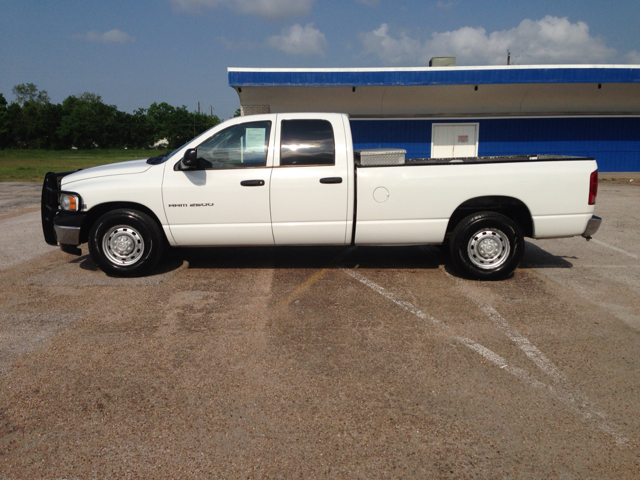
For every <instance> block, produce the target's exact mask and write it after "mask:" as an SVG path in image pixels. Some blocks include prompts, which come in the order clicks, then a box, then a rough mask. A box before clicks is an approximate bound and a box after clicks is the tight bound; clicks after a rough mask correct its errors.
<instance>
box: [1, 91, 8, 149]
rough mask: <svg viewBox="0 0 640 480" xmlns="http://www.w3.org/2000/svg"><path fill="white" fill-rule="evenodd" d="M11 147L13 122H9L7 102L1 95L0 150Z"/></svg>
mask: <svg viewBox="0 0 640 480" xmlns="http://www.w3.org/2000/svg"><path fill="white" fill-rule="evenodd" d="M10 145H11V122H9V112H8V111H7V100H6V99H5V98H4V95H3V94H1V93H0V148H7V147H9V146H10Z"/></svg>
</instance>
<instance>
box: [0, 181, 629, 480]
mask: <svg viewBox="0 0 640 480" xmlns="http://www.w3.org/2000/svg"><path fill="white" fill-rule="evenodd" d="M638 183H639V182H637V181H636V182H629V181H628V179H627V181H625V182H622V181H620V182H606V183H601V185H600V192H599V196H598V204H597V206H596V213H597V214H598V215H600V216H602V217H603V219H604V222H603V226H602V228H601V230H600V232H598V233H597V234H596V236H595V237H594V240H593V241H591V242H586V241H585V240H584V239H581V238H573V239H558V240H545V241H535V240H529V241H528V242H527V252H526V255H525V258H524V261H523V264H522V265H521V267H520V268H519V269H518V270H517V272H516V274H515V276H514V277H513V278H511V279H509V280H506V281H502V282H477V281H469V280H464V279H461V278H459V277H458V276H457V274H456V272H455V271H454V270H453V269H452V268H451V267H450V265H449V261H448V258H447V256H446V255H444V254H443V253H442V252H441V251H440V250H439V249H438V248H436V247H432V246H422V247H386V248H373V247H361V248H356V249H351V248H279V249H277V248H245V249H239V248H220V249H179V250H178V249H176V250H174V251H172V252H171V254H170V255H169V257H168V258H167V259H166V261H165V262H164V263H163V265H162V266H161V267H160V268H159V269H158V270H157V271H156V272H154V274H153V275H151V276H149V277H144V278H135V279H119V278H112V277H108V276H106V275H105V274H103V273H102V272H101V271H100V270H98V269H97V267H96V266H95V265H94V264H93V262H92V261H91V260H90V259H89V257H88V256H87V255H86V253H87V251H86V248H84V249H83V253H84V254H85V255H83V256H81V257H73V256H70V255H67V254H64V253H62V252H60V251H59V250H58V249H56V248H54V247H49V246H47V245H46V244H45V243H44V240H43V239H42V234H41V227H40V223H39V222H40V217H39V210H38V201H39V192H40V186H39V185H33V184H2V185H0V207H1V208H2V210H1V212H2V213H1V214H0V227H1V229H0V285H1V289H0V305H1V308H0V388H1V390H0V391H1V392H2V393H1V394H0V478H2V479H18V478H240V477H243V478H315V477H320V478H380V477H387V478H388V477H418V478H576V479H578V478H579V479H583V478H616V479H637V478H640V387H639V385H640V355H639V354H640V242H638V240H637V239H638V238H640V209H639V208H638V206H639V205H640V188H639V186H638Z"/></svg>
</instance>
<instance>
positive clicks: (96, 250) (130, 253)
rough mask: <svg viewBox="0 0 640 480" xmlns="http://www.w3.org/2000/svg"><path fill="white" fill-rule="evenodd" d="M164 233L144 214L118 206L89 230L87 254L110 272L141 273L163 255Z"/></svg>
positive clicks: (113, 273)
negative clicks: (118, 207)
mask: <svg viewBox="0 0 640 480" xmlns="http://www.w3.org/2000/svg"><path fill="white" fill-rule="evenodd" d="M164 244H165V239H164V234H163V233H162V231H161V230H160V227H159V226H158V224H157V223H156V222H155V221H154V220H153V219H152V218H151V217H150V216H149V215H147V214H146V213H143V212H139V211H137V210H131V209H118V210H113V211H111V212H107V213H105V214H104V215H102V216H101V217H100V218H98V220H97V221H96V222H95V223H94V224H93V227H92V228H91V231H90V232H89V253H90V254H91V258H92V259H93V261H94V262H96V263H97V264H98V266H99V267H100V269H101V270H102V271H103V272H105V273H107V274H111V275H116V276H121V277H129V276H135V275H143V274H145V273H147V272H148V271H149V270H151V269H152V268H153V267H154V266H155V265H156V264H157V263H158V261H160V259H161V258H162V254H163V252H164Z"/></svg>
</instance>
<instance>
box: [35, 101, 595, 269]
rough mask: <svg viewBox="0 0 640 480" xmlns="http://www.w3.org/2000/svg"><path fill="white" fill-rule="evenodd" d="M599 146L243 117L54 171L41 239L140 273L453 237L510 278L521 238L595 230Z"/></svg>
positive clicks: (484, 265) (315, 116) (339, 117)
mask: <svg viewBox="0 0 640 480" xmlns="http://www.w3.org/2000/svg"><path fill="white" fill-rule="evenodd" d="M597 186H598V173H597V165H596V161H595V160H594V159H592V158H578V157H553V156H542V155H540V156H535V155H523V156H512V157H474V158H463V159H433V158H429V159H411V160H405V159H404V155H403V151H385V150H364V151H354V149H353V141H352V138H351V128H350V123H349V117H348V116H347V115H344V114H338V113H294V114H268V115H254V116H246V117H238V118H234V119H231V120H229V121H227V122H224V123H222V124H220V125H217V126H216V127H214V128H212V129H210V130H208V131H206V132H204V133H203V134H201V135H200V136H198V137H196V138H194V139H193V140H191V141H190V142H188V143H187V144H185V145H184V146H182V147H180V148H179V149H177V150H176V151H174V152H172V153H170V154H168V155H166V156H160V157H153V158H150V159H148V160H135V161H130V162H123V163H117V164H112V165H106V166H101V167H94V168H89V169H86V170H81V171H77V172H65V173H53V172H51V173H48V174H47V176H46V177H45V181H44V186H43V194H42V224H43V231H44V236H45V240H46V241H47V243H49V244H51V245H60V247H61V248H62V250H64V251H66V252H68V253H75V254H80V249H79V248H78V245H80V244H82V243H84V242H88V244H89V252H90V254H91V257H92V258H93V260H94V261H95V262H96V263H97V264H98V265H99V266H100V268H101V269H102V270H103V271H105V272H106V273H108V274H112V275H121V276H127V275H141V274H144V273H146V272H148V271H149V270H150V269H151V268H153V267H154V266H155V265H156V264H157V262H158V261H159V260H160V259H161V257H162V255H163V252H164V251H165V250H166V248H167V247H168V246H169V245H170V246H178V247H194V246H230V245H233V246H243V245H411V244H413V245H415V244H432V245H434V244H435V245H437V244H445V245H447V244H448V245H449V249H450V252H451V258H452V261H453V264H454V266H455V267H456V268H457V269H458V270H459V271H460V272H461V273H462V274H463V275H465V276H468V277H471V278H477V279H487V280H489V279H500V278H504V277H506V276H508V275H510V274H511V273H513V271H514V270H515V269H516V267H517V266H518V263H519V262H520V260H521V259H522V256H523V254H524V247H525V243H524V237H534V238H558V237H571V236H575V235H582V236H584V237H586V238H587V239H589V238H590V236H591V235H592V234H593V233H595V232H596V230H597V229H598V227H599V225H600V222H601V219H600V218H598V217H596V216H594V215H593V211H594V205H595V199H596V194H597Z"/></svg>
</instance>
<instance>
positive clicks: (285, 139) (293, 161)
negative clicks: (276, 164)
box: [280, 120, 336, 166]
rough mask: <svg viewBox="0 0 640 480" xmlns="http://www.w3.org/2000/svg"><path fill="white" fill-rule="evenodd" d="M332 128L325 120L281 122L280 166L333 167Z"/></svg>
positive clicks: (334, 159) (334, 160)
mask: <svg viewBox="0 0 640 480" xmlns="http://www.w3.org/2000/svg"><path fill="white" fill-rule="evenodd" d="M335 163H336V154H335V142H334V138H333V127H332V126H331V123H330V122H328V121H327V120H283V121H282V134H281V148H280V165H281V166H292V165H335Z"/></svg>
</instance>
